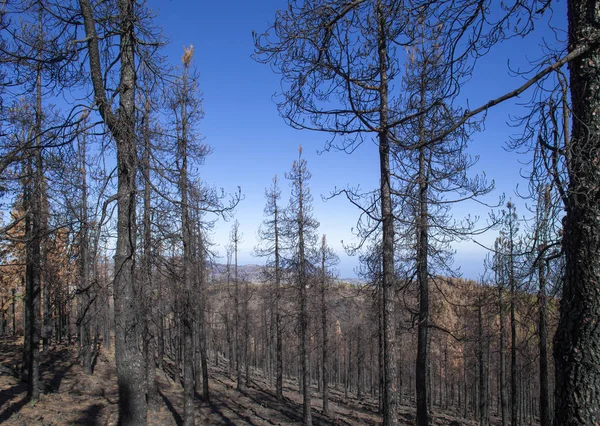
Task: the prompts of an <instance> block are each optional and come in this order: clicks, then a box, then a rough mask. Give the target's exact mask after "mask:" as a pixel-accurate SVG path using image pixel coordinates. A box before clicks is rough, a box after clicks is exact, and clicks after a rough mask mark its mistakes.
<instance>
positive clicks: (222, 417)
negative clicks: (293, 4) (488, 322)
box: [0, 337, 470, 426]
mask: <svg viewBox="0 0 600 426" xmlns="http://www.w3.org/2000/svg"><path fill="white" fill-rule="evenodd" d="M21 342H22V338H21V339H13V338H6V337H4V338H0V364H2V365H3V366H6V367H10V368H12V369H14V370H16V371H18V366H19V363H20V358H21ZM40 370H41V371H42V381H43V382H44V384H45V387H46V389H47V390H48V393H46V394H44V395H43V396H42V397H41V398H40V400H39V401H38V402H37V403H35V404H31V403H28V402H27V401H26V398H25V396H26V389H27V387H26V384H24V383H23V382H21V381H19V380H18V379H17V378H14V377H12V376H10V375H8V374H2V373H0V423H2V424H6V425H18V426H41V425H44V426H51V425H98V426H99V425H107V426H108V425H116V424H117V380H116V371H115V365H114V355H113V353H111V352H107V351H105V350H101V351H100V353H99V355H98V357H97V358H96V360H95V368H94V374H93V375H92V376H87V375H86V374H84V373H83V370H82V369H81V367H80V365H79V363H78V360H77V351H76V348H75V347H73V346H66V345H56V346H53V347H51V348H50V350H49V351H48V354H42V365H41V368H40ZM168 370H171V369H168ZM254 376H255V377H256V378H255V380H254V381H253V382H252V385H251V386H250V387H249V388H247V389H244V390H242V391H239V390H237V389H235V382H234V381H233V380H231V379H230V378H229V377H228V376H227V374H226V371H225V370H222V369H220V368H216V367H214V366H213V367H212V369H211V371H210V379H211V381H210V391H211V402H210V403H205V402H203V401H202V400H201V398H200V397H199V396H198V399H197V404H196V407H197V424H199V425H251V426H270V425H293V424H301V423H302V422H301V420H302V406H301V399H300V395H299V394H298V388H297V384H296V383H294V382H292V381H288V382H286V388H285V390H284V397H285V399H284V401H277V399H276V398H275V395H274V393H273V392H272V391H270V390H269V388H270V387H269V386H268V385H267V383H266V382H265V380H264V379H263V378H262V377H261V376H260V374H259V373H258V372H255V375H254ZM158 384H159V392H160V399H161V401H160V404H159V407H158V408H157V409H156V410H153V411H151V412H149V414H148V424H149V425H156V426H159V425H160V426H162V425H165V426H168V425H179V424H182V415H183V393H182V388H181V386H180V384H179V383H176V382H175V381H174V380H173V378H172V377H170V376H169V375H168V374H166V373H165V372H164V371H160V372H158ZM313 394H314V395H316V394H317V390H316V389H314V392H313ZM376 407H377V401H376V400H374V399H372V398H363V399H361V400H360V401H359V400H357V399H355V398H349V399H346V398H344V392H343V390H336V389H332V390H331V401H330V411H331V412H332V413H333V414H332V417H331V418H326V417H324V416H322V415H321V401H320V399H319V398H318V397H316V398H314V399H313V424H315V425H378V424H381V417H380V415H379V414H377V410H376ZM400 411H401V412H400V416H401V424H405V425H410V424H414V408H412V407H404V406H403V407H401V410H400ZM434 414H435V413H434ZM433 420H434V421H433V422H432V423H433V424H435V425H449V424H461V425H467V424H470V423H466V422H464V421H459V422H458V423H451V422H452V421H456V420H457V419H456V418H453V417H450V416H445V415H435V416H434V419H433Z"/></svg>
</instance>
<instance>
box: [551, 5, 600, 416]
mask: <svg viewBox="0 0 600 426" xmlns="http://www.w3.org/2000/svg"><path fill="white" fill-rule="evenodd" d="M567 7H568V22H569V43H568V46H569V50H572V49H575V48H577V47H579V46H581V45H585V44H586V43H592V41H591V40H596V39H597V37H598V34H599V32H600V31H599V29H598V4H597V2H596V1H592V0H585V1H575V0H571V1H568V2H567ZM594 43H595V41H594ZM599 63H600V51H598V49H597V48H594V49H591V50H590V51H589V52H588V53H586V54H585V55H582V56H580V57H578V58H577V59H575V60H574V61H572V62H570V63H569V71H570V92H571V105H572V112H573V120H572V137H571V142H570V146H569V147H568V153H569V156H568V160H567V162H568V164H567V170H568V172H569V188H568V189H569V192H568V200H567V205H566V217H565V220H564V221H563V223H564V233H563V249H564V251H565V260H566V267H565V278H564V284H563V293H562V298H561V302H560V321H559V325H558V329H557V332H556V335H555V338H554V356H555V362H556V401H555V424H557V425H586V424H594V423H595V422H598V419H599V418H600V350H599V348H600V328H599V327H598V326H597V318H598V317H600V292H599V291H598V288H600V262H599V259H600V256H599V255H598V254H599V253H600V220H599V218H600V212H599V209H600V203H599V202H598V199H599V197H600V195H599V194H600V168H599V167H598V165H597V162H598V158H599V157H600V131H599V129H600V114H598V105H600V91H599V90H598V85H599V84H600V72H599V71H598V64H599Z"/></svg>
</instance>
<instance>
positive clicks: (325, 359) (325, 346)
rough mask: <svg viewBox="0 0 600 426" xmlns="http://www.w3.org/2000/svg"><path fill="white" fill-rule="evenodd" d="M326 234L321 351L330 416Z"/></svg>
mask: <svg viewBox="0 0 600 426" xmlns="http://www.w3.org/2000/svg"><path fill="white" fill-rule="evenodd" d="M326 248H327V243H326V240H325V235H323V239H322V242H321V255H322V257H321V334H322V336H323V342H322V348H321V350H322V352H321V357H322V359H321V369H322V371H321V379H322V382H323V384H322V392H323V415H325V416H329V334H328V329H327V327H328V326H329V324H328V323H327V270H326V267H325V262H326V260H327V259H326V255H327V250H326Z"/></svg>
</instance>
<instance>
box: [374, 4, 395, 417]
mask: <svg viewBox="0 0 600 426" xmlns="http://www.w3.org/2000/svg"><path fill="white" fill-rule="evenodd" d="M377 19H378V27H377V28H378V60H379V77H380V88H379V103H380V106H379V127H380V130H379V133H378V140H379V167H380V188H379V191H380V198H381V221H382V231H383V239H382V267H383V271H382V272H383V274H382V288H383V300H382V302H383V311H382V313H383V317H382V327H383V392H384V394H383V426H393V425H396V424H397V423H398V415H397V411H398V410H397V409H398V407H397V400H396V364H395V362H394V354H395V339H394V334H395V333H394V330H393V312H394V307H393V306H394V305H393V281H394V217H393V212H392V197H391V182H390V177H391V171H390V145H389V129H388V115H389V106H388V76H387V69H388V64H387V60H388V49H387V39H386V31H385V28H386V22H385V14H384V13H383V11H382V5H381V2H378V5H377Z"/></svg>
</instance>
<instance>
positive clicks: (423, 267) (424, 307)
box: [416, 86, 429, 426]
mask: <svg viewBox="0 0 600 426" xmlns="http://www.w3.org/2000/svg"><path fill="white" fill-rule="evenodd" d="M424 90H425V88H424V86H422V87H421V100H422V102H421V103H423V99H424ZM419 131H420V139H421V140H423V139H424V123H423V119H422V118H420V119H419ZM427 167H428V164H427V159H426V148H425V146H422V147H421V148H420V149H419V176H418V185H419V207H418V210H417V211H418V217H417V218H416V222H417V239H416V240H417V280H418V282H419V325H418V331H417V333H418V339H417V365H416V369H417V371H416V388H417V389H416V390H417V425H418V426H427V425H429V413H428V411H427V407H428V405H427V399H428V395H427V366H428V361H427V358H428V342H427V340H428V336H427V334H428V328H429V282H428V278H429V277H428V275H429V272H428V265H427V260H428V244H429V242H428V227H427V222H428V218H427V212H428V209H427V207H428V205H427V190H428V186H429V185H428V177H427Z"/></svg>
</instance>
